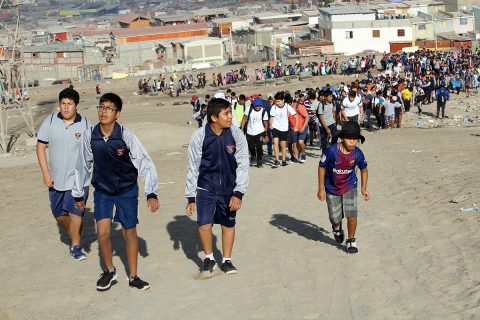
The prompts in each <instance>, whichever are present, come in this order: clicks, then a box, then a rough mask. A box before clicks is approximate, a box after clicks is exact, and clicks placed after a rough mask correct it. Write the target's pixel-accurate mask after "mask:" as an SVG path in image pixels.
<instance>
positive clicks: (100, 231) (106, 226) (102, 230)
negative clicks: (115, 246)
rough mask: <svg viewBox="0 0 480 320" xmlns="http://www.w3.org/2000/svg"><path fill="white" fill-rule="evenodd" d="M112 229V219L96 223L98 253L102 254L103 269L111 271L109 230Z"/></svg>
mask: <svg viewBox="0 0 480 320" xmlns="http://www.w3.org/2000/svg"><path fill="white" fill-rule="evenodd" d="M111 227H112V219H109V218H106V219H102V220H99V221H97V236H98V244H99V246H100V253H101V254H102V258H103V261H104V263H105V268H107V269H108V270H112V269H113V262H112V240H111V239H110V229H111Z"/></svg>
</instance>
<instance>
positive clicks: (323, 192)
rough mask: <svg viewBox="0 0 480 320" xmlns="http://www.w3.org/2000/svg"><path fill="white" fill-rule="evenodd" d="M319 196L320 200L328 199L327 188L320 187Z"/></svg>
mask: <svg viewBox="0 0 480 320" xmlns="http://www.w3.org/2000/svg"><path fill="white" fill-rule="evenodd" d="M317 198H318V200H320V201H325V199H327V193H326V192H325V189H322V190H321V189H319V190H318V192H317Z"/></svg>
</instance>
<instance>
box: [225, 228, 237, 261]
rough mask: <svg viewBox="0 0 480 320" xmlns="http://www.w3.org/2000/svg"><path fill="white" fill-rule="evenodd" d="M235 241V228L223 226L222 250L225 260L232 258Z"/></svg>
mask: <svg viewBox="0 0 480 320" xmlns="http://www.w3.org/2000/svg"><path fill="white" fill-rule="evenodd" d="M234 240H235V227H233V228H228V227H226V226H222V250H223V257H224V258H231V257H232V249H233V242H234Z"/></svg>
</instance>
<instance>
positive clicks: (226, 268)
mask: <svg viewBox="0 0 480 320" xmlns="http://www.w3.org/2000/svg"><path fill="white" fill-rule="evenodd" d="M220 269H222V271H223V272H225V274H237V273H238V271H237V268H235V266H234V265H233V264H232V261H230V260H225V262H224V263H222V265H221V266H220Z"/></svg>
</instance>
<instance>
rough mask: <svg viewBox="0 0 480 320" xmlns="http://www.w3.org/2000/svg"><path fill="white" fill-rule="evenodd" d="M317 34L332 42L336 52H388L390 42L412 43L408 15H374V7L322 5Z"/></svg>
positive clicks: (351, 53)
mask: <svg viewBox="0 0 480 320" xmlns="http://www.w3.org/2000/svg"><path fill="white" fill-rule="evenodd" d="M319 11H320V15H321V16H320V18H319V31H320V37H321V38H323V39H326V40H328V41H331V42H333V43H334V47H335V53H343V54H348V55H353V54H357V53H360V52H363V51H377V52H390V42H392V41H393V42H395V41H401V42H403V43H412V27H411V24H410V20H409V19H404V18H403V17H400V18H398V17H397V18H395V19H377V14H376V12H375V11H374V10H372V9H369V8H365V7H363V6H356V5H350V6H335V7H330V8H321V9H319Z"/></svg>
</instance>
